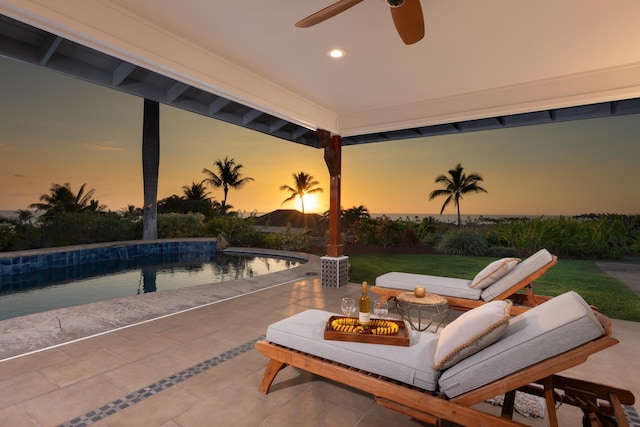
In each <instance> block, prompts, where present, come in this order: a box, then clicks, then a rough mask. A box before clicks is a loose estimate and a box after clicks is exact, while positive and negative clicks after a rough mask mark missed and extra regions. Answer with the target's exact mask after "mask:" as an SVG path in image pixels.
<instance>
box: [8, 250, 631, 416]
mask: <svg viewBox="0 0 640 427" xmlns="http://www.w3.org/2000/svg"><path fill="white" fill-rule="evenodd" d="M319 271H320V260H319V258H318V257H311V259H310V261H309V262H308V263H306V264H305V265H303V266H301V267H297V268H294V269H291V270H288V271H286V272H282V273H275V274H273V275H269V276H271V277H269V276H263V277H258V278H253V279H248V280H243V281H239V282H237V283H236V282H234V284H233V287H229V286H224V285H206V286H205V287H194V288H193V289H192V288H190V289H189V290H188V291H183V292H178V293H175V294H166V295H163V296H161V294H164V292H159V293H157V294H155V295H154V294H147V295H143V296H142V297H143V298H144V300H141V299H140V297H139V296H138V297H134V298H137V299H136V300H135V301H133V300H128V299H127V300H126V301H124V302H123V301H111V302H108V303H104V304H103V303H96V304H92V305H90V307H83V308H76V309H64V310H62V311H56V313H53V316H50V317H48V318H47V317H43V316H39V317H33V318H32V317H30V316H29V317H25V318H22V319H18V320H16V321H4V322H0V328H1V330H2V331H3V338H1V339H0V358H3V359H4V360H2V361H0V396H1V399H0V420H1V421H0V424H1V425H2V426H10V427H19V426H29V427H34V426H38V427H50V426H59V425H64V426H81V425H89V424H91V425H93V426H110V427H115V426H162V427H178V426H181V427H188V426H194V427H195V426H197V427H200V426H218V425H220V426H229V425H231V426H265V427H266V426H279V427H280V426H345V427H351V426H367V427H376V426H381V427H382V426H384V427H389V426H418V425H422V424H420V423H417V422H415V421H413V420H411V419H409V418H407V417H406V416H404V415H400V414H397V413H395V412H393V411H390V410H387V409H385V408H382V407H379V406H377V405H376V404H375V403H374V402H373V399H372V398H371V396H369V395H364V394H362V393H360V392H358V391H355V390H352V389H350V388H348V387H344V386H340V385H337V384H334V383H331V382H328V381H325V380H322V379H319V378H317V377H314V376H312V375H310V374H307V373H304V372H300V371H297V370H295V369H293V368H290V367H289V368H286V369H285V370H283V371H282V372H281V373H280V374H279V375H278V377H277V378H276V381H275V382H274V385H273V387H272V391H271V393H269V394H268V395H262V394H260V393H259V392H258V390H257V387H258V384H259V382H260V379H261V376H262V371H263V369H264V367H265V366H266V364H267V360H266V359H265V358H264V357H263V356H262V355H261V354H259V353H258V352H257V351H256V350H254V349H253V346H252V343H253V342H254V341H255V340H256V339H259V338H260V337H261V336H263V335H264V333H265V330H266V327H267V325H268V324H270V323H272V322H274V321H277V320H279V319H282V318H284V317H286V316H289V315H292V314H294V313H298V312H300V311H303V310H306V309H308V308H319V309H326V310H329V311H335V312H338V311H339V301H340V299H341V297H343V296H357V295H359V292H360V286H359V285H357V284H348V285H347V286H344V287H342V288H327V287H322V286H321V285H320V275H319ZM166 292H167V293H169V292H170V291H166ZM128 298H131V297H128ZM147 299H148V301H149V305H150V306H153V305H156V306H158V307H160V310H159V311H158V312H153V310H151V309H148V307H146V306H145V307H146V308H145V309H144V310H143V311H144V315H142V316H141V318H140V319H138V320H140V321H141V323H138V324H136V325H134V326H125V325H123V324H120V323H119V321H120V320H122V321H125V322H127V323H133V322H134V319H133V318H132V317H131V316H132V315H131V311H130V310H127V309H133V308H135V307H136V306H137V305H139V304H142V305H144V304H145V303H146V302H147V301H146V300H147ZM189 299H191V303H189ZM176 300H179V301H180V303H179V304H177V303H176V302H175V301H176ZM203 300H206V301H207V302H206V304H208V305H204V306H201V307H200V308H195V309H189V305H190V304H191V305H192V306H197V305H202V304H203ZM163 310H167V312H164V311H163ZM176 310H183V311H182V312H180V313H178V314H173V315H168V312H170V311H176ZM49 314H51V313H49ZM34 316H35V315H34ZM94 316H97V318H98V319H99V320H96V319H94V318H93V317H94ZM158 316H160V317H159V318H157V319H155V320H152V319H153V318H154V317H158ZM47 319H49V320H47ZM51 319H53V320H51ZM105 319H106V320H105ZM49 321H52V322H54V325H53V326H52V325H51V323H50V322H49ZM613 323H614V336H616V337H617V338H619V339H620V341H621V343H620V344H618V345H616V346H614V347H612V348H610V349H607V350H605V351H603V352H601V353H599V354H597V355H594V356H593V357H592V358H590V359H589V361H588V362H587V363H586V364H584V365H582V366H580V367H578V368H574V369H572V370H571V371H570V372H569V373H568V374H570V375H572V376H577V377H582V378H587V379H590V380H595V381H599V382H604V383H609V384H611V385H615V386H618V387H621V388H627V389H630V390H631V391H632V392H633V393H634V394H635V395H636V396H640V361H639V360H638V357H637V355H638V354H639V353H640V323H635V322H627V321H619V320H614V322H613ZM105 325H106V326H105ZM109 325H110V326H109ZM109 329H111V331H110V332H109ZM40 335H46V337H44V338H43V337H42V336H40ZM86 335H93V336H92V337H90V338H87V339H83V338H82V336H86ZM69 339H71V340H76V341H73V342H71V343H67V344H60V342H62V341H65V340H69ZM33 343H36V344H35V345H41V346H45V345H47V346H50V348H48V349H46V350H43V351H39V350H35V351H34V348H33V347H32V346H33V345H34V344H33ZM25 351H31V353H29V354H27V355H23V356H19V357H14V355H15V354H20V353H22V352H25ZM486 406H487V407H489V408H490V409H491V410H495V411H499V408H495V409H494V407H490V406H489V405H486ZM635 408H636V411H637V408H638V404H636V406H635ZM558 414H559V416H560V421H561V425H580V424H579V420H580V414H578V413H577V411H575V410H574V409H573V408H569V407H560V409H559V411H558ZM92 418H93V419H94V420H95V422H89V420H91V419H92ZM519 419H520V420H524V422H526V423H527V424H531V425H534V426H544V425H546V422H545V420H540V419H536V420H534V419H524V418H519Z"/></svg>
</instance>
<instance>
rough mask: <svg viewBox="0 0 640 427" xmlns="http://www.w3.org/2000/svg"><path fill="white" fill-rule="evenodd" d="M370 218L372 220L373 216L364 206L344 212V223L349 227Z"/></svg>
mask: <svg viewBox="0 0 640 427" xmlns="http://www.w3.org/2000/svg"><path fill="white" fill-rule="evenodd" d="M369 218H371V214H370V213H369V209H367V208H366V207H365V206H364V205H360V206H354V207H352V208H349V209H345V210H343V211H342V221H343V222H344V224H345V226H347V227H348V226H350V225H352V224H354V223H355V222H357V221H360V220H363V219H369Z"/></svg>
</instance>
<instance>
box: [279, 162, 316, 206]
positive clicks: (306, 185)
mask: <svg viewBox="0 0 640 427" xmlns="http://www.w3.org/2000/svg"><path fill="white" fill-rule="evenodd" d="M293 180H294V182H295V185H294V186H293V187H290V186H288V185H281V186H280V190H283V191H284V190H286V191H288V192H290V193H291V196H289V197H287V198H286V199H285V200H284V201H283V202H282V203H281V204H280V206H282V205H284V204H285V203H287V202H291V201H293V200H295V199H296V198H298V197H299V198H300V205H301V206H302V213H304V195H305V194H313V193H320V192H322V191H324V190H323V189H322V188H320V187H316V185H318V184H320V183H319V182H318V181H316V180H315V179H314V178H313V176H311V175H309V174H308V173H306V172H299V173H294V174H293ZM314 187H315V188H314Z"/></svg>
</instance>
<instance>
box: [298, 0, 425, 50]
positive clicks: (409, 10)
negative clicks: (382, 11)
mask: <svg viewBox="0 0 640 427" xmlns="http://www.w3.org/2000/svg"><path fill="white" fill-rule="evenodd" d="M362 1H363V0H340V1H338V2H336V3H334V4H332V5H330V6H327V7H325V8H324V9H322V10H320V11H318V12H316V13H314V14H312V15H309V16H307V17H306V18H304V19H302V20H301V21H298V22H297V23H296V27H301V28H306V27H311V26H313V25H316V24H319V23H320V22H323V21H326V20H327V19H329V18H333V17H334V16H336V15H338V14H339V13H342V12H344V11H345V10H347V9H349V8H351V7H353V6H355V5H357V4H358V3H361V2H362ZM384 1H385V2H386V3H387V4H388V5H389V8H390V9H391V17H392V18H393V23H394V24H395V26H396V30H397V31H398V34H399V35H400V38H401V39H402V41H403V42H404V43H405V44H413V43H416V42H418V41H420V40H422V38H423V37H424V18H423V16H422V7H420V0H384Z"/></svg>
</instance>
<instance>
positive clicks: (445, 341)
mask: <svg viewBox="0 0 640 427" xmlns="http://www.w3.org/2000/svg"><path fill="white" fill-rule="evenodd" d="M511 305H512V304H511V301H509V300H507V301H491V302H488V303H486V304H484V305H482V306H480V307H477V308H475V309H473V310H470V311H467V312H465V313H463V314H462V315H461V316H459V317H458V318H456V319H455V320H454V321H453V322H451V323H450V324H448V325H447V326H446V327H445V328H444V329H443V330H442V332H441V333H440V339H439V340H438V345H437V346H436V354H435V356H434V360H433V369H438V370H442V369H447V368H448V367H450V366H453V365H455V364H456V363H458V362H459V361H461V360H462V359H464V358H465V357H469V356H471V355H472V354H474V353H477V352H478V351H480V350H482V349H483V348H485V347H487V346H489V345H491V344H493V343H494V342H496V341H497V340H498V339H499V338H500V337H501V336H502V335H503V334H504V333H505V331H506V330H507V327H508V326H509V318H510V317H511V316H510V314H509V312H510V311H511Z"/></svg>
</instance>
